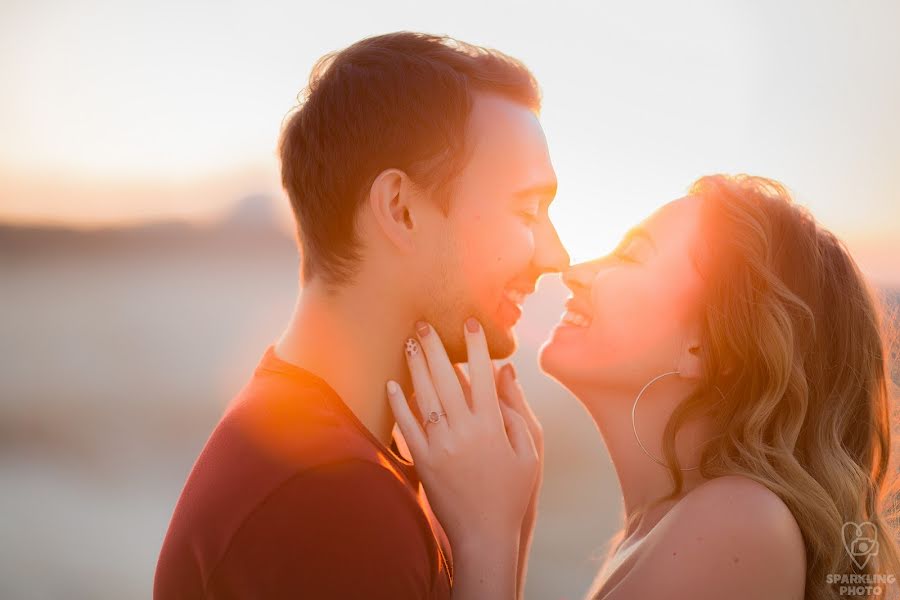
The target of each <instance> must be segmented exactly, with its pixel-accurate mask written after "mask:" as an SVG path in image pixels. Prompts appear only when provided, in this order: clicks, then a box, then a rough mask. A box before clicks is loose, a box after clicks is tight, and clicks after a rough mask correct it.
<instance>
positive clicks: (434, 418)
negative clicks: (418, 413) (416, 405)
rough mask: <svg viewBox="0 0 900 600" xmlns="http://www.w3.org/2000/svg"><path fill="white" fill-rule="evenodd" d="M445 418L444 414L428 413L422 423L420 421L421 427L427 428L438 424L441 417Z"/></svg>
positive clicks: (434, 411) (445, 414)
mask: <svg viewBox="0 0 900 600" xmlns="http://www.w3.org/2000/svg"><path fill="white" fill-rule="evenodd" d="M446 416H447V413H445V412H438V411H436V410H433V411H431V412H430V413H428V416H427V417H425V420H424V421H422V426H423V427H428V426H429V425H431V424H433V423H437V422H439V421H440V420H441V417H446Z"/></svg>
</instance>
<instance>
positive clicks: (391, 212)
mask: <svg viewBox="0 0 900 600" xmlns="http://www.w3.org/2000/svg"><path fill="white" fill-rule="evenodd" d="M409 200H410V181H409V178H408V177H407V176H406V173H404V172H403V171H401V170H399V169H386V170H384V171H382V172H381V173H379V174H378V176H377V177H375V180H374V181H373V182H372V186H371V187H370V188H369V210H370V211H371V212H372V216H373V217H374V218H375V223H377V225H378V227H379V228H380V229H381V231H382V233H384V235H385V237H386V238H387V239H389V240H390V241H391V242H392V243H393V244H394V245H395V246H397V247H398V248H401V249H403V250H407V251H410V250H412V249H413V238H412V232H413V228H414V227H415V222H414V221H413V218H412V210H411V207H410V203H409Z"/></svg>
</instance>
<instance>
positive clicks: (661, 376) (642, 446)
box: [631, 371, 725, 471]
mask: <svg viewBox="0 0 900 600" xmlns="http://www.w3.org/2000/svg"><path fill="white" fill-rule="evenodd" d="M669 375H681V371H669V372H668V373H663V374H662V375H657V376H656V377H654V378H653V379H651V380H650V381H648V382H647V384H646V385H645V386H644V387H643V388H641V391H640V392H638V395H637V398H635V399H634V404H632V405H631V431H632V432H634V439H635V440H637V443H638V446H640V447H641V450H643V451H644V454H646V455H647V456H649V457H650V458H651V459H653V461H654V462H656V463H658V464H660V465H662V466H664V467H668V466H669V465H668V464H666V463H665V461H663V460H661V459H659V458H657V457H655V456H653V455H652V454H650V451H649V450H647V448H646V447H645V446H644V443H643V442H641V438H640V437H639V436H638V432H637V425H636V424H635V422H634V413H635V411H636V410H637V404H638V400H640V399H641V396H643V395H644V392H646V391H647V388H648V387H650V386H651V385H653V384H654V383H656V382H657V381H659V380H660V379H662V378H663V377H668V376H669ZM716 391H717V392H719V395H721V396H722V399H723V400H724V399H725V394H723V393H722V390H720V389H719V388H718V387H716ZM699 468H700V465H697V466H696V467H687V468H683V467H679V470H681V471H694V470H696V469H699Z"/></svg>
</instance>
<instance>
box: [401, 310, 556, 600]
mask: <svg viewBox="0 0 900 600" xmlns="http://www.w3.org/2000/svg"><path fill="white" fill-rule="evenodd" d="M417 332H418V335H419V342H416V341H415V340H408V341H407V345H406V356H407V362H408V365H409V370H410V375H411V378H412V383H413V388H414V391H415V397H416V402H417V404H418V406H419V411H420V413H421V414H422V415H423V417H424V422H422V423H420V422H419V421H418V419H417V418H416V417H415V416H414V415H413V412H412V410H411V409H410V407H409V405H408V404H407V402H406V398H405V396H404V394H403V391H402V390H401V389H400V387H399V386H398V385H397V383H396V382H393V381H389V382H388V399H389V401H390V404H391V408H392V410H393V411H394V416H395V418H396V419H397V424H398V425H399V427H400V430H401V432H402V433H403V437H404V439H405V440H406V443H407V445H408V447H409V449H410V452H411V453H412V456H413V459H414V460H415V463H416V467H417V469H418V472H419V475H420V477H421V479H422V483H423V485H424V487H425V491H426V492H427V494H428V501H429V503H430V504H431V507H432V508H433V509H434V512H435V514H436V515H437V517H438V518H439V519H440V521H441V525H442V526H443V527H444V530H445V531H446V532H447V535H448V537H449V538H450V542H451V544H452V547H453V554H454V562H455V563H456V569H455V571H456V577H455V578H454V579H455V581H454V598H459V597H465V598H476V597H478V598H481V597H484V598H512V597H514V596H515V595H516V594H515V589H516V583H515V579H516V564H517V555H518V552H519V540H520V534H521V527H522V524H523V517H524V515H525V512H526V510H527V508H528V505H529V502H530V501H531V498H532V495H533V494H534V492H535V482H536V480H537V477H538V473H539V468H540V463H539V456H538V451H537V449H536V447H535V443H534V441H533V439H532V437H531V433H530V431H529V425H528V423H527V421H526V420H525V418H524V417H523V416H522V415H521V414H519V413H518V412H517V411H516V410H513V409H512V408H510V407H509V406H507V405H506V403H500V402H499V401H498V396H497V385H496V383H495V381H494V368H493V365H492V363H491V359H490V355H489V353H488V347H487V341H486V340H485V337H484V332H483V331H482V328H481V326H480V324H478V322H477V321H475V320H474V319H469V320H468V321H467V322H466V327H465V339H466V346H467V348H468V358H469V363H468V364H469V378H468V385H467V386H466V385H465V383H464V380H463V379H462V377H461V375H462V374H461V373H460V376H458V374H457V373H458V370H457V369H455V368H454V367H453V365H452V364H451V363H450V361H449V359H448V358H447V354H446V352H445V350H444V346H443V344H442V342H441V340H440V338H439V337H438V334H437V332H435V331H434V329H433V328H431V327H430V326H428V325H427V324H424V323H423V324H420V325H419V326H417ZM464 387H465V388H467V389H465V390H464ZM466 392H468V394H467V393H466ZM467 395H468V396H469V397H468V398H467Z"/></svg>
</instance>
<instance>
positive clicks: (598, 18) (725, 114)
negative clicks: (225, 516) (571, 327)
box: [0, 0, 900, 600]
mask: <svg viewBox="0 0 900 600" xmlns="http://www.w3.org/2000/svg"><path fill="white" fill-rule="evenodd" d="M898 24H900V4H898V3H896V2H893V1H891V0H869V1H867V2H864V3H859V2H857V3H851V2H846V1H843V0H831V1H816V2H813V1H798V2H791V3H783V2H774V1H768V0H767V1H762V2H760V1H755V2H730V1H728V2H722V1H715V2H713V1H709V2H679V3H667V2H657V3H646V2H607V1H603V2H592V3H584V4H580V3H579V4H575V3H572V4H570V3H567V2H564V1H556V2H553V3H540V4H525V3H522V2H515V3H512V2H492V3H485V2H469V1H457V2H453V3H440V4H434V5H429V4H425V3H420V2H412V1H410V2H400V1H382V2H357V3H343V2H331V3H325V4H316V5H315V6H311V5H304V3H288V2H270V3H258V2H257V3H252V4H251V3H250V2H173V1H171V0H159V1H156V2H152V3H151V2H143V3H141V2H136V1H134V0H117V1H115V2H113V1H104V0H83V1H81V2H49V1H46V0H31V1H28V2H26V1H24V0H4V2H3V3H2V4H0V85H2V91H3V93H2V94H0V140H2V141H0V307H2V310H0V597H2V598H71V599H77V598H90V599H93V600H100V599H105V598H148V597H149V596H150V591H151V585H152V577H153V572H154V569H155V565H156V558H157V555H158V552H159V549H160V546H161V544H162V539H163V536H164V534H165V531H166V527H167V525H168V521H169V517H170V515H171V512H172V509H173V508H174V505H175V502H176V500H177V498H178V494H179V492H180V490H181V487H182V485H183V483H184V480H185V478H186V476H187V474H188V472H189V470H190V468H191V466H192V464H193V461H194V459H195V458H196V456H197V454H198V452H199V451H200V449H201V448H202V446H203V444H204V442H205V441H206V438H207V436H208V435H209V433H210V431H211V430H212V428H213V426H214V425H215V423H216V421H217V420H218V418H219V416H220V415H221V413H222V410H223V408H224V407H225V405H226V404H227V403H228V402H229V400H230V399H231V398H232V397H233V396H234V394H235V393H236V392H237V391H238V390H239V388H240V387H241V386H242V385H243V383H244V382H245V381H246V380H247V378H248V377H249V376H250V374H251V373H252V370H253V368H254V367H255V365H256V362H257V361H258V360H259V358H260V357H261V355H262V353H263V351H264V349H265V347H266V346H267V345H268V344H269V343H271V342H272V341H273V340H274V339H275V338H276V337H277V336H278V334H279V333H280V331H281V328H282V327H283V325H284V324H285V323H286V320H287V318H288V316H289V314H290V310H291V308H292V305H293V299H294V296H295V294H296V291H297V271H298V260H297V253H296V250H295V243H294V239H293V234H292V229H291V218H290V213H289V208H288V203H287V200H286V198H285V196H284V194H283V192H282V190H281V189H280V184H279V171H278V163H277V161H276V158H275V144H276V140H277V136H278V132H279V128H280V125H281V121H282V119H283V117H284V116H285V114H286V113H287V112H288V111H289V110H290V109H291V107H292V106H293V105H294V104H295V102H296V97H297V94H298V92H299V91H300V90H301V89H302V88H303V86H304V84H305V81H306V78H307V76H308V73H309V70H310V68H311V66H312V64H313V62H314V61H315V60H316V58H318V57H319V56H320V55H322V54H324V53H326V52H329V51H332V50H336V49H339V48H341V47H344V46H346V45H348V44H350V43H352V42H354V41H356V40H357V39H360V38H362V37H366V36H369V35H374V34H378V33H384V32H388V31H394V30H399V29H412V30H421V31H428V32H432V33H447V34H450V35H453V36H456V37H459V38H461V39H464V40H466V41H469V42H473V43H477V44H481V45H486V46H491V47H496V48H498V49H501V50H503V51H505V52H507V53H510V54H512V55H514V56H516V57H519V58H521V59H522V60H523V61H525V62H526V64H528V65H529V66H530V67H531V68H532V70H533V71H534V72H535V74H536V76H537V77H538V79H539V80H540V82H541V84H542V87H543V90H544V111H543V117H542V120H543V124H544V128H545V130H546V133H547V137H548V140H549V144H550V149H551V152H552V155H553V159H554V163H555V166H556V169H557V173H558V176H559V181H560V188H559V194H558V196H557V200H556V202H555V203H554V206H553V208H552V210H551V216H552V218H553V219H554V221H555V223H556V224H557V228H558V230H559V232H560V235H561V237H562V240H563V242H564V243H565V244H566V245H567V247H568V248H569V250H570V254H571V255H572V259H573V261H581V260H585V259H588V258H592V257H595V256H598V255H600V254H603V253H605V252H608V251H609V250H610V249H611V248H612V247H613V246H614V244H615V243H616V241H617V240H618V238H619V236H620V235H621V234H622V233H623V232H624V231H625V230H626V229H627V228H628V227H629V226H630V225H631V224H633V223H635V222H637V221H639V220H640V219H642V218H644V217H645V216H646V215H648V214H649V213H650V212H652V211H653V210H654V209H655V208H656V207H657V206H659V205H660V204H662V203H664V202H666V201H668V200H671V199H673V198H676V197H678V196H680V195H682V194H683V193H684V192H685V190H686V189H687V188H688V186H689V185H690V183H691V182H692V181H693V180H694V179H696V178H697V177H699V176H701V175H703V174H708V173H712V172H729V173H735V172H749V173H753V174H759V175H766V176H769V177H774V178H776V179H779V180H781V181H783V182H784V183H785V184H787V185H788V186H789V187H790V188H791V189H792V190H793V192H794V194H795V196H796V198H797V200H798V202H800V203H801V204H804V205H806V206H808V207H809V208H810V209H811V210H812V211H813V213H814V214H815V215H816V216H817V217H818V218H819V219H820V221H822V222H823V223H824V224H825V225H826V226H828V227H829V228H831V229H832V230H834V231H835V232H836V233H837V234H838V235H839V236H840V237H841V238H842V239H844V240H845V242H846V243H847V245H848V246H849V247H850V249H851V251H852V252H853V253H854V255H855V256H856V258H857V260H858V262H859V263H860V265H861V266H862V268H863V270H864V271H865V272H866V273H867V274H868V275H869V277H870V278H871V280H872V281H873V283H874V284H876V285H877V286H878V289H879V290H880V291H881V293H882V294H883V295H884V297H885V298H886V299H887V300H888V301H889V302H892V303H894V305H896V303H897V301H898V297H900V296H898V293H897V291H896V290H898V289H900V114H898V110H897V107H900V70H898V68H897V61H898V58H900V38H898V36H897V35H896V29H897V26H898ZM565 295H566V294H565V292H564V291H563V290H562V288H561V285H560V283H559V280H558V278H545V279H543V280H542V282H541V285H540V287H539V290H538V293H537V294H535V295H534V296H533V297H531V298H530V299H529V300H528V302H527V304H526V309H525V316H524V318H523V320H522V321H521V322H520V324H519V326H518V334H519V339H520V342H521V345H520V349H519V351H518V352H517V354H516V355H515V357H514V361H515V363H516V365H517V368H518V370H519V372H520V374H521V376H522V378H523V380H524V383H525V388H526V390H527V391H528V392H529V397H530V400H531V402H532V404H533V406H534V407H535V410H536V412H537V413H538V416H539V417H540V418H541V419H542V421H543V422H544V426H545V430H546V437H547V451H546V452H547V465H546V479H545V485H544V491H543V496H542V502H541V506H542V509H541V517H540V522H539V526H538V530H537V537H536V541H535V546H534V550H533V555H532V562H531V570H530V579H529V585H528V597H529V598H534V599H543V598H558V599H562V598H571V599H575V598H580V597H582V596H583V594H584V593H585V592H586V590H587V588H588V587H589V585H590V582H591V580H592V578H593V576H594V574H595V572H596V570H597V568H598V567H599V557H600V556H601V554H602V552H603V551H604V549H605V544H606V542H607V541H608V539H609V537H610V536H611V535H612V534H613V533H614V532H615V531H616V529H617V528H618V527H619V525H620V523H621V506H620V496H619V490H618V486H617V482H616V479H615V476H614V474H613V472H612V469H611V465H610V464H609V460H608V457H607V455H606V453H605V450H604V448H603V445H602V443H601V441H600V439H599V437H598V436H597V434H596V431H595V429H594V427H593V424H592V423H591V422H590V420H589V419H588V417H587V413H586V412H585V411H584V410H583V409H582V408H581V406H580V405H579V404H578V403H577V401H576V400H575V399H574V398H572V397H571V396H570V395H569V394H568V393H567V392H566V391H564V390H562V389H561V388H560V387H558V386H557V385H556V384H554V383H553V382H551V381H548V380H546V379H545V378H543V377H542V376H541V375H540V373H539V372H538V370H537V368H536V366H535V365H536V353H537V349H538V347H539V346H540V344H541V342H542V341H543V340H544V339H545V338H546V336H547V335H548V333H549V331H550V329H551V328H552V326H553V323H554V322H555V321H556V320H557V319H558V317H559V315H560V314H561V312H562V302H563V299H564V297H565Z"/></svg>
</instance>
